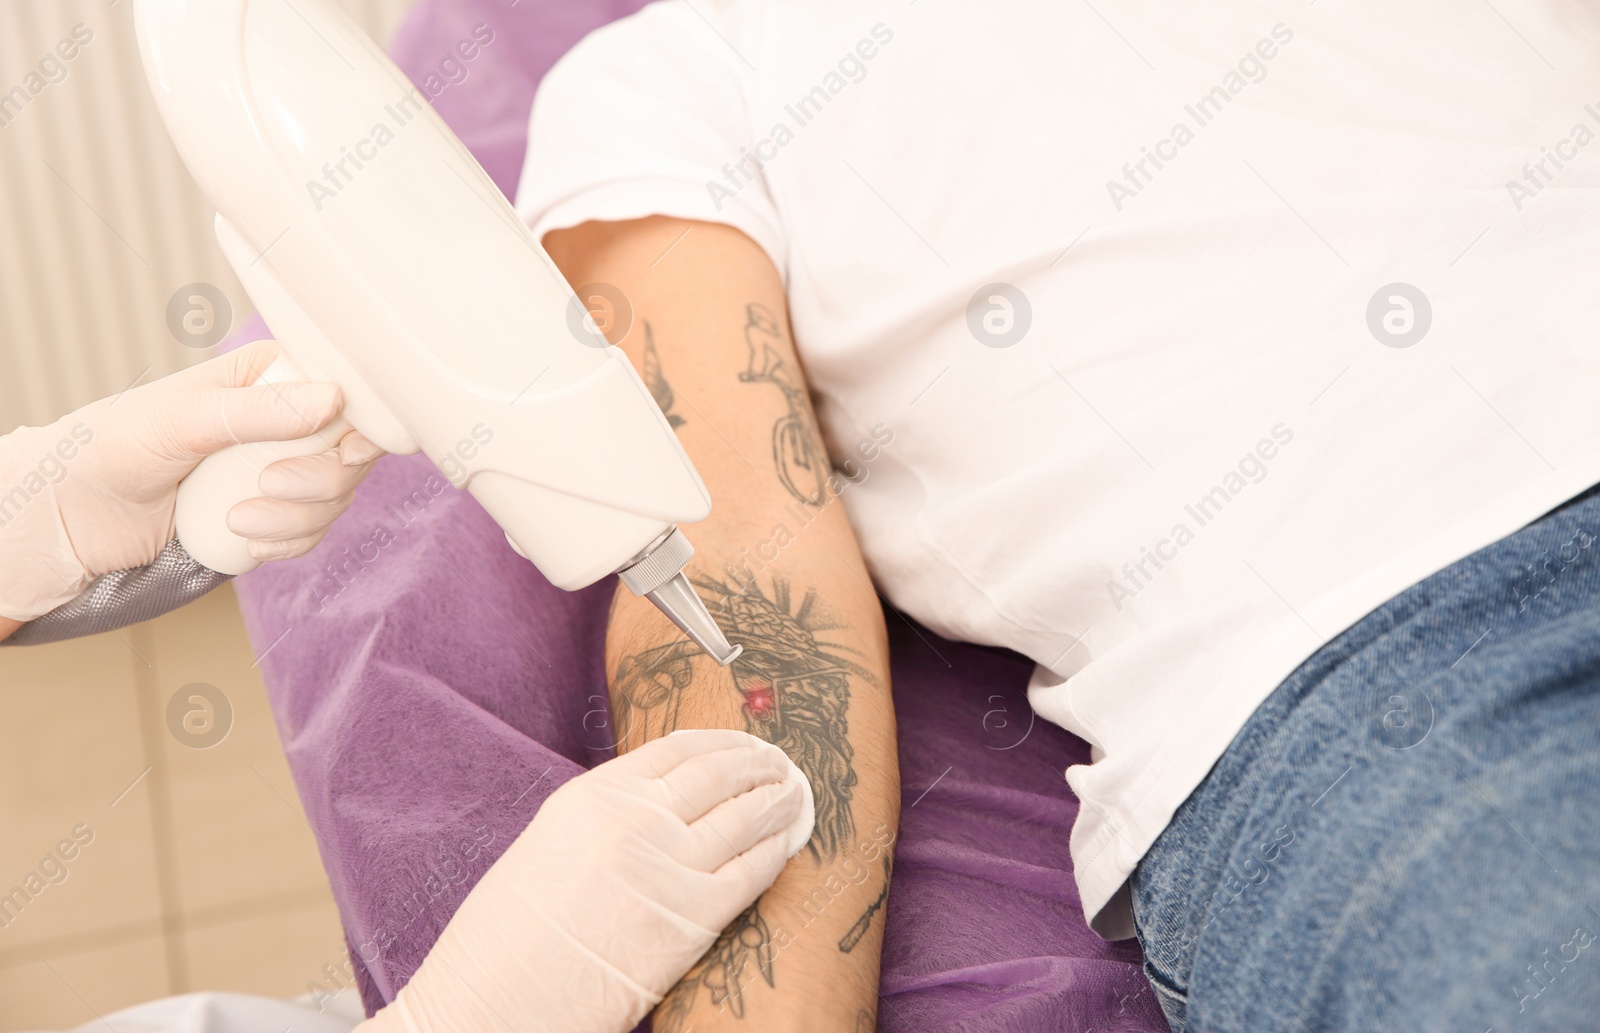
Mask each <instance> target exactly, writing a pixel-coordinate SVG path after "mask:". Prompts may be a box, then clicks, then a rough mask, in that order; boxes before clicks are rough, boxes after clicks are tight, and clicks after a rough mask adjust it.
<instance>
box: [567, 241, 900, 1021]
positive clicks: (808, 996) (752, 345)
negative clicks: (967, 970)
mask: <svg viewBox="0 0 1600 1033" xmlns="http://www.w3.org/2000/svg"><path fill="white" fill-rule="evenodd" d="M544 244H545V247H546V248H547V249H548V250H549V252H550V254H551V256H552V257H553V258H554V259H555V261H556V264H557V265H558V266H559V267H560V268H561V270H562V272H563V273H564V274H565V275H566V277H567V279H568V280H569V281H570V282H571V283H572V284H573V286H574V287H575V288H576V289H578V290H579V292H580V295H582V294H598V292H594V291H586V290H585V288H586V287H589V286H590V285H594V284H609V285H611V286H614V287H616V288H619V289H620V290H621V292H622V293H623V295H625V296H626V298H627V299H628V301H629V302H630V304H631V308H632V317H631V321H630V322H629V323H628V324H627V325H621V323H622V321H621V320H613V321H614V322H615V323H617V324H618V325H613V326H609V327H606V328H605V329H606V330H607V333H608V336H610V337H611V339H612V341H613V343H615V344H618V345H619V346H620V347H622V349H623V350H624V351H626V352H627V354H628V357H629V358H630V359H631V360H632V361H633V363H634V366H635V367H636V368H637V369H638V370H639V371H640V373H641V374H642V375H643V376H644V378H645V381H646V383H647V384H649V386H650V388H651V391H652V392H653V393H654V395H655V396H656V400H657V402H658V404H659V405H660V406H661V408H662V410H663V411H664V412H666V414H667V417H668V419H669V420H670V421H671V422H672V424H673V426H674V427H675V428H676V429H677V432H678V435H679V437H680V439H681V440H682V441H683V444H684V447H685V448H686V449H687V450H688V452H689V454H690V456H692V457H693V459H694V461H695V464H696V466H697V467H698V468H699V470H700V473H701V476H702V477H703V478H704V479H705V482H706V486H707V488H709V489H710V492H711V497H712V499H713V501H714V507H713V511H712V514H711V516H710V518H709V519H707V520H706V521H704V522H702V523H700V524H696V525H694V526H693V527H690V528H687V529H686V531H687V533H688V535H689V537H690V540H691V541H693V542H694V545H695V549H696V550H697V551H696V554H695V557H694V559H693V561H691V563H690V564H689V567H688V573H689V575H690V578H691V580H692V581H693V582H694V584H695V585H696V587H697V589H698V590H699V592H700V594H701V597H702V598H703V599H705V601H706V604H707V606H708V607H709V608H710V609H711V612H712V613H713V615H714V616H716V618H717V619H718V621H719V623H721V624H722V626H723V628H724V629H725V630H726V631H727V632H728V637H729V639H730V640H731V641H733V642H735V643H737V644H740V645H743V646H744V653H743V655H742V656H741V657H740V658H739V659H738V660H736V661H734V663H733V664H732V665H731V666H730V667H728V668H719V667H717V665H716V664H715V663H714V662H713V661H712V660H711V659H710V658H708V657H706V656H705V655H704V654H703V653H701V651H700V650H699V649H698V647H696V646H694V645H693V644H692V643H690V642H687V641H686V640H685V639H684V637H683V635H682V634H681V633H680V632H679V631H678V630H677V629H676V628H674V627H673V626H672V625H671V624H670V623H669V622H668V621H667V620H666V619H665V618H664V617H663V616H662V615H661V614H660V613H659V612H657V611H656V610H655V608H654V607H653V606H652V605H651V604H650V603H649V602H648V601H646V600H643V599H638V598H635V597H634V596H633V595H632V594H631V593H629V592H628V591H627V590H626V589H621V588H619V589H618V593H617V597H616V600H615V603H614V605H613V607H612V612H611V623H610V629H609V633H608V635H607V640H606V664H607V671H608V674H609V675H610V679H611V701H612V713H613V715H614V718H615V729H616V731H615V734H616V737H617V740H618V744H619V745H618V748H619V750H624V751H625V750H627V749H630V748H632V747H636V746H638V745H639V744H641V743H642V742H645V741H647V740H649V739H654V738H658V737H660V736H663V735H666V734H667V733H668V732H671V731H672V730H674V729H676V728H712V727H726V728H738V729H744V730H746V731H749V732H753V733H754V734H756V735H759V736H761V737H762V738H764V739H767V740H769V741H771V742H773V743H776V744H777V745H778V746H780V747H782V748H783V749H784V750H785V751H786V752H787V753H788V754H789V756H790V757H792V758H793V759H794V761H795V763H797V764H798V765H799V766H800V767H801V769H803V770H804V771H805V772H806V774H807V775H808V776H809V777H810V780H811V785H812V789H813V791H814V792H815V795H816V802H817V827H816V832H815V834H814V835H813V837H812V839H811V842H810V845H809V847H808V849H806V850H805V851H802V852H801V853H800V854H799V855H797V856H796V857H795V858H793V859H792V860H791V861H790V862H789V864H788V866H787V867H786V868H785V869H784V872H783V874H782V875H781V876H780V877H779V879H778V881H777V883H776V884H775V885H774V886H773V887H772V889H770V890H769V891H767V893H766V894H765V895H764V896H763V897H762V898H761V899H760V900H759V901H757V902H756V904H755V905H754V906H753V907H751V908H750V910H748V911H746V912H745V913H744V914H743V915H741V916H740V917H739V918H738V919H736V920H735V921H734V922H733V924H732V925H730V926H729V927H728V928H727V930H725V931H724V933H723V935H722V937H721V938H720V939H719V940H718V941H717V943H716V944H715V945H714V946H713V947H712V948H711V950H710V951H708V952H707V953H706V955H705V957H704V958H702V959H701V961H700V962H699V963H698V964H697V965H696V966H695V968H694V969H692V970H691V971H690V972H689V974H688V975H687V976H686V977H685V978H684V980H683V981H682V982H681V983H680V984H679V985H678V986H677V988H676V989H674V990H673V992H672V993H671V994H669V995H668V996H667V998H666V1000H665V1001H663V1002H662V1004H661V1005H660V1006H659V1007H658V1008H657V1009H656V1013H655V1015H656V1017H655V1023H656V1025H655V1029H656V1031H657V1033H687V1031H688V1030H690V1029H693V1030H694V1031H695V1033H711V1031H713V1030H744V1031H752V1030H761V1031H780V1033H781V1031H785V1030H826V1031H828V1033H837V1031H841V1030H843V1031H846V1033H855V1031H856V1030H862V1031H870V1030H872V1029H875V1028H876V1026H875V1017H876V1014H877V1003H878V963H879V954H880V952H881V949H882V933H883V921H884V919H883V904H884V901H885V899H886V894H887V891H888V879H889V870H890V866H891V857H892V844H893V842H894V839H895V836H896V832H897V828H898V818H899V800H900V785H899V767H898V764H897V760H896V756H895V732H894V710H893V706H892V704H891V701H890V696H889V671H888V663H887V659H886V657H887V643H886V641H885V636H884V629H883V619H882V610H881V609H880V607H879V605H878V599H877V595H876V592H875V591H874V589H873V587H872V584H871V581H870V580H869V578H868V576H867V572H866V568H865V565H864V564H863V562H862V559H861V554H860V551H859V549H858V547H857V545H856V541H855V536H854V533H853V532H852V531H851V529H850V525H849V523H848V522H847V521H846V519H845V515H844V510H843V507H842V506H841V505H840V503H839V501H838V498H837V494H838V483H839V482H838V481H834V482H833V485H834V487H833V489H832V490H830V488H829V478H830V477H832V476H833V475H832V470H831V468H830V464H829V462H828V460H827V456H826V453H825V451H824V448H823V443H822V438H821V435H820V433H819V432H818V429H817V422H816V416H815V414H814V413H813V412H812V409H811V402H810V398H809V395H808V394H807V390H806V385H805V380H804V375H803V372H802V370H801V367H800V363H799V360H798V358H797V357H796V355H795V351H794V346H793V344H792V341H791V336H790V333H789V317H788V307H787V304H786V302H785V298H784V292H783V285H782V282H781V280H780V279H779V277H778V274H777V270H776V269H774V268H773V266H772V263H771V261H769V260H768V258H767V257H766V254H765V253H764V252H763V251H762V250H761V249H760V248H759V247H757V246H756V244H755V243H754V242H753V241H751V240H750V239H749V238H748V237H746V236H745V235H744V234H742V233H740V232H739V231H737V230H734V229H731V228H729V227H726V226H719V225H713V224H709V223H700V222H687V221H683V220H677V219H668V218H662V217H654V218H649V219H641V220H636V221H631V222H623V223H585V224H583V225H581V226H578V227H574V228H572V229H569V230H561V231H557V232H553V233H550V234H548V235H547V236H546V237H545V240H544ZM584 300H585V303H586V304H587V303H588V301H589V299H588V298H585V299H584Z"/></svg>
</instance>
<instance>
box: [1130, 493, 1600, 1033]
mask: <svg viewBox="0 0 1600 1033" xmlns="http://www.w3.org/2000/svg"><path fill="white" fill-rule="evenodd" d="M1132 891H1133V906H1134V915H1135V924H1136V926H1137V929H1138V936H1139V940H1140V943H1141V944H1142V945H1143V947H1144V952H1145V959H1146V960H1145V971H1146V974H1147V975H1148V976H1149V978H1150V981H1151V984H1152V986H1153V987H1154V988H1155V991H1156V996H1157V997H1158V999H1159V1000H1160V1001H1161V1005H1162V1009H1163V1010H1164V1011H1165V1013H1166V1016H1167V1019H1168V1022H1169V1023H1170V1025H1171V1026H1172V1029H1173V1030H1174V1031H1175V1033H1185V1031H1188V1033H1211V1031H1230V1033H1271V1031H1274V1030H1285V1031H1291V1030H1292V1031H1297V1033H1298V1031H1320V1033H1334V1031H1344V1030H1352V1031H1353V1030H1361V1031H1367V1030H1371V1031H1375V1033H1377V1031H1386V1033H1417V1031H1426V1030H1440V1031H1451V1033H1484V1031H1485V1030H1493V1031H1494V1033H1508V1031H1513V1030H1560V1031H1563V1033H1566V1031H1572V1030H1580V1029H1581V1030H1594V1029H1600V495H1597V494H1596V493H1595V491H1590V492H1588V493H1586V494H1585V495H1584V496H1581V497H1580V498H1578V499H1575V500H1573V501H1572V502H1569V503H1567V504H1566V505H1565V506H1562V507H1561V508H1560V509H1557V510H1556V511H1554V512H1552V513H1550V514H1547V515H1546V516H1544V517H1543V518H1541V519H1539V520H1538V521H1536V522H1534V523H1532V524H1530V525H1528V526H1527V527H1525V528H1523V529H1522V530H1520V531H1518V532H1516V533H1515V534H1512V535H1511V536H1509V537H1507V538H1504V539H1502V540H1500V541H1498V542H1496V543H1494V544H1493V545H1490V546H1488V547H1486V548H1484V549H1482V550H1480V551H1479V552H1477V553H1474V554H1473V555H1471V556H1469V557H1467V558H1466V559H1464V560H1461V561H1460V562H1458V563H1456V564H1454V565H1452V566H1450V567H1448V568H1446V569H1445V570H1443V571H1440V572H1439V573H1438V574H1435V575H1434V576H1432V577H1430V578H1428V579H1427V580H1426V581H1423V582H1421V583H1420V584H1417V585H1415V586H1413V587H1412V588H1409V589H1407V590H1406V591H1405V592H1402V593H1401V594H1400V595H1398V596H1396V597H1395V598H1393V599H1391V600H1390V601H1389V602H1387V603H1385V604H1384V605H1383V606H1382V607H1380V608H1379V609H1377V610H1375V611H1374V612H1372V613H1371V614H1369V615H1367V616H1366V617H1365V618H1363V619H1362V620H1361V621H1360V622H1359V623H1357V624H1356V625H1354V626H1353V627H1351V628H1350V629H1349V630H1347V631H1345V632H1344V633H1343V634H1341V635H1339V636H1338V637H1337V638H1335V639H1333V640H1332V641H1330V642H1329V643H1328V644H1327V645H1325V646H1324V647H1323V648H1322V649H1321V650H1319V651H1318V652H1317V653H1316V654H1315V655H1314V656H1312V657H1311V659H1309V660H1307V661H1306V662H1305V663H1304V664H1303V665H1301V667H1300V668H1299V669H1298V670H1297V671H1295V672H1294V674H1292V675H1291V676H1290V677H1289V678H1288V679H1287V680H1286V681H1285V682H1284V683H1283V684H1282V685H1280V686H1279V687H1278V688H1277V689H1275V690H1274V691H1273V693H1272V695H1271V696H1269V697H1268V698H1267V700H1266V701H1265V702H1264V703H1262V705H1261V706H1260V707H1259V708H1258V709H1257V710H1256V712H1255V714H1253V715H1252V716H1251V718H1250V720H1249V721H1248V722H1247V723H1246V724H1245V726H1244V727H1243V729H1241V730H1240V732H1239V734H1238V736H1237V737H1236V738H1235V739H1234V741H1233V743H1232V744H1231V745H1230V746H1229V747H1228V749H1227V751H1226V752H1225V753H1224V754H1223V756H1222V757H1221V759H1219V760H1218V761H1217V764H1216V766H1215V767H1213V768H1212V770H1211V772H1210V774H1208V775H1207V776H1206V779H1205V780H1204V781H1203V782H1202V783H1201V784H1200V786H1199V787H1198V788H1197V789H1196V790H1195V791H1194V793H1193V794H1192V795H1191V796H1190V797H1189V798H1188V799H1187V800H1186V801H1185V802H1184V803H1183V805H1182V806H1181V807H1180V808H1179V809H1178V811H1177V813H1176V814H1175V815H1174V817H1173V820H1172V824H1171V825H1170V826H1169V827H1168V828H1167V829H1166V831H1165V832H1163V833H1162V835H1161V836H1160V838H1158V839H1157V840H1156V842H1155V844H1154V846H1153V847H1152V848H1151V850H1150V852H1149V853H1148V854H1147V855H1146V856H1145V858H1144V860H1143V861H1142V862H1140V864H1139V867H1138V869H1137V870H1136V871H1135V873H1134V877H1133V885H1132Z"/></svg>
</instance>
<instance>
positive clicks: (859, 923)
mask: <svg viewBox="0 0 1600 1033" xmlns="http://www.w3.org/2000/svg"><path fill="white" fill-rule="evenodd" d="M889 871H890V866H889V858H888V857H885V858H884V859H883V891H882V892H880V893H879V894H878V897H877V899H876V900H874V901H873V902H872V903H870V904H868V905H867V910H866V911H864V912H862V914H861V917H860V918H858V919H856V924H855V925H852V926H851V927H850V928H849V929H846V930H845V933H844V935H843V936H841V937H840V938H839V950H840V951H842V952H843V953H845V954H849V953H850V952H851V951H853V950H855V949H856V944H858V943H860V942H861V938H862V937H864V936H866V935H867V930H868V929H871V928H872V916H873V915H875V914H877V913H878V909H879V908H881V907H883V902H884V901H885V900H887V899H888V898H889Z"/></svg>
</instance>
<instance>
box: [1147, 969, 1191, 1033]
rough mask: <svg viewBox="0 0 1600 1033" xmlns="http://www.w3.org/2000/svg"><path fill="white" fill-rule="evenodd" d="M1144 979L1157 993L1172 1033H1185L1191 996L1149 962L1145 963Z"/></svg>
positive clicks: (1158, 1001) (1157, 998) (1157, 1000)
mask: <svg viewBox="0 0 1600 1033" xmlns="http://www.w3.org/2000/svg"><path fill="white" fill-rule="evenodd" d="M1144 977H1145V978H1146V979H1148V980H1149V981H1150V987H1151V989H1153V990H1154V991H1155V992H1156V1002H1157V1003H1158V1004H1160V1005H1161V1014H1163V1015H1165V1016H1166V1017H1167V1025H1168V1026H1171V1027H1172V1033H1183V1029H1184V1026H1185V1025H1186V1024H1187V1022H1188V1015H1189V995H1188V994H1186V993H1184V992H1183V991H1182V990H1179V989H1178V988H1177V987H1175V986H1173V985H1172V983H1170V982H1169V981H1168V980H1167V979H1166V977H1165V976H1163V975H1161V973H1159V972H1157V971H1156V970H1155V968H1154V966H1152V965H1151V964H1150V962H1148V961H1146V962H1144Z"/></svg>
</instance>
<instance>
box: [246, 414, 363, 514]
mask: <svg viewBox="0 0 1600 1033" xmlns="http://www.w3.org/2000/svg"><path fill="white" fill-rule="evenodd" d="M354 433H355V432H354V431H352V432H351V434H354ZM345 437H346V438H349V437H350V434H347V435H345ZM362 440H363V441H364V440H366V439H364V438H363V439H362ZM341 456H342V451H341V450H334V449H330V450H328V451H326V452H320V453H318V454H317V455H314V456H296V457H294V458H292V459H280V460H278V461H277V462H276V463H273V464H272V465H271V466H268V467H267V468H266V469H265V470H262V471H261V479H260V480H259V481H258V482H257V484H258V486H259V487H260V489H261V494H262V495H265V496H266V497H267V498H273V499H282V500H283V501H285V502H332V501H334V500H336V499H342V498H344V497H345V496H347V495H349V494H350V493H351V492H353V491H355V490H356V485H358V484H360V483H361V482H362V480H364V479H365V478H366V476H367V474H368V473H369V472H370V471H371V470H372V464H371V463H370V462H366V463H361V464H359V465H355V466H347V465H346V464H345V462H344V460H343V459H342V457H341Z"/></svg>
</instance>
